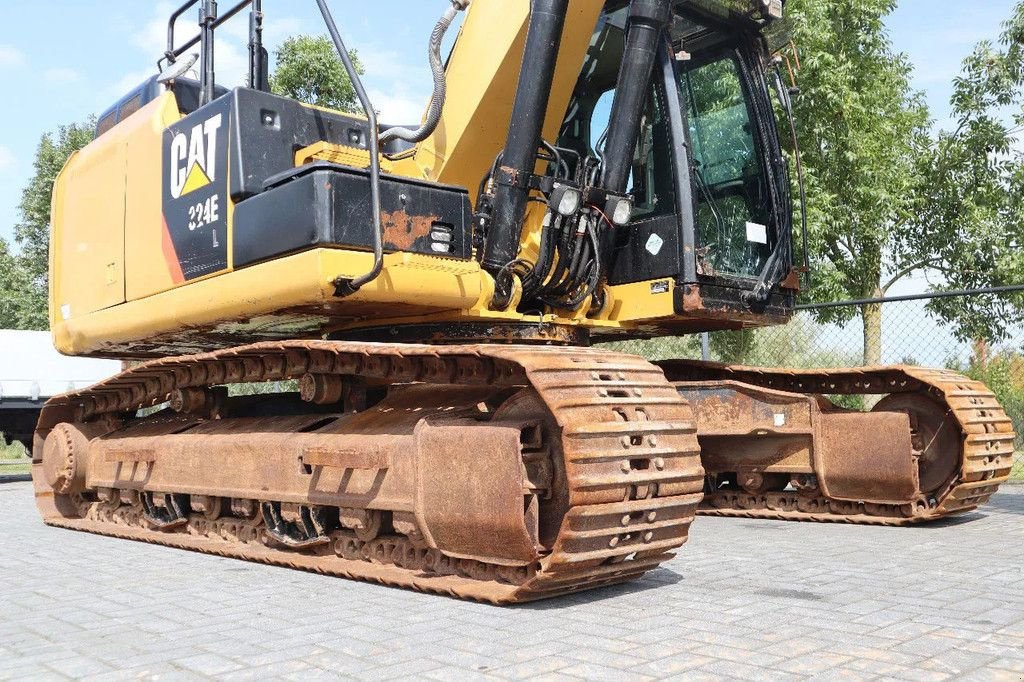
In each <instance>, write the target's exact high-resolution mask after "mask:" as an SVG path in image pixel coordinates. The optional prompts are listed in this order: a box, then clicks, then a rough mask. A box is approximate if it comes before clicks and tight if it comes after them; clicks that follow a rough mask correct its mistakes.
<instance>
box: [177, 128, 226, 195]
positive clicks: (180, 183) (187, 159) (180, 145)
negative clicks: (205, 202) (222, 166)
mask: <svg viewBox="0 0 1024 682" xmlns="http://www.w3.org/2000/svg"><path fill="white" fill-rule="evenodd" d="M222 120H223V118H222V114H217V115H215V116H211V117H210V118H208V119H207V120H206V121H205V122H204V123H201V124H199V125H197V126H195V127H194V128H192V131H191V132H190V133H189V134H188V135H186V134H185V133H178V134H177V135H175V136H174V139H172V140H171V153H170V162H171V168H170V171H171V174H170V176H169V177H170V178H171V196H172V197H173V198H175V199H179V198H181V197H183V196H185V195H186V194H189V193H191V192H194V191H196V190H197V189H202V188H203V187H206V186H207V185H209V184H210V183H211V182H213V181H214V180H216V179H217V131H219V130H220V126H221V121H222Z"/></svg>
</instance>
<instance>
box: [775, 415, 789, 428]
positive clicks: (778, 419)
mask: <svg viewBox="0 0 1024 682" xmlns="http://www.w3.org/2000/svg"><path fill="white" fill-rule="evenodd" d="M785 425H786V415H784V414H776V415H775V426H777V427H779V426H785Z"/></svg>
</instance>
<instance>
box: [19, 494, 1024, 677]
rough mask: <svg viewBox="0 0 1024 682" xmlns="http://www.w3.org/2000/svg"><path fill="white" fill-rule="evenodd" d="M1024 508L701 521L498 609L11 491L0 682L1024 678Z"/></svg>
mask: <svg viewBox="0 0 1024 682" xmlns="http://www.w3.org/2000/svg"><path fill="white" fill-rule="evenodd" d="M1022 517H1024V487H1020V486H1018V487H1008V488H1007V489H1006V490H1005V491H1004V492H1001V493H1000V494H999V495H998V496H997V497H996V498H995V500H994V501H993V504H992V505H990V506H989V507H988V508H987V509H986V510H985V512H984V513H979V514H972V515H970V516H969V517H965V520H964V521H962V522H958V523H956V524H950V525H945V526H939V527H928V526H925V527H920V528H906V529H891V528H876V527H855V526H831V525H825V524H821V525H817V524H796V523H779V522H767V523H762V522H758V521H754V520H743V519H714V518H700V519H698V520H697V521H696V523H695V524H694V526H693V532H692V536H691V541H690V543H689V544H688V545H687V546H686V547H684V548H683V549H682V550H681V551H680V552H679V554H678V556H677V557H676V558H675V559H674V560H672V561H671V562H669V563H667V564H666V565H665V566H664V567H662V568H661V569H659V570H657V571H655V572H653V573H652V574H650V575H648V576H646V577H645V578H644V579H642V580H641V581H639V582H637V583H636V584H635V585H627V586H620V587H616V588H611V589H607V590H603V591H598V592H594V593H582V594H576V595H572V596H570V597H566V598H563V599H560V600H557V601H554V602H542V603H539V604H532V605H526V606H521V607H514V608H498V607H493V606H489V605H484V604H477V603H472V602H462V601H457V600H453V599H448V598H444V597H436V596H431V595H424V594H419V593H415V592H409V591H402V590H395V589H390V588H386V587H381V586H378V585H372V584H366V583H356V582H350V581H344V580H340V579H336V578H331V577H325V576H319V575H315V574H311V573H304V572H299V571H290V570H287V569H283V568H277V567H272V566H263V565H259V564H247V563H243V562H239V561H233V560H229V559H224V558H221V557H212V556H207V555H202V554H196V553H191V552H183V551H178V550H173V549H168V548H162V547H156V546H152V545H144V544H139V543H132V542H126V541H119V540H113V539H110V538H103V537H99V536H95V535H88V534H82V533H74V532H69V531H64V530H60V529H54V528H49V527H46V526H44V525H43V524H42V523H41V522H39V520H38V517H37V516H36V512H35V509H34V504H33V502H32V497H31V486H30V485H28V484H10V485H3V486H0V519H2V521H0V523H2V527H0V575H4V576H5V580H4V583H3V586H2V587H0V680H9V679H10V680H15V679H17V680H21V679H60V680H63V679H70V678H75V679H88V680H97V681H100V680H104V681H106V680H109V681H114V680H130V679H150V678H153V677H157V678H159V679H161V680H168V679H169V680H175V679H181V680H193V679H204V678H216V679H225V680H267V679H296V680H314V679H358V680H366V679H399V678H400V679H427V680H445V681H447V680H456V679H457V680H468V681H474V680H482V681H484V680H486V681H491V680H500V679H531V680H533V679H540V680H545V679H550V680H554V681H558V680H580V679H591V680H600V679H614V680H619V679H626V680H629V679H637V680H643V679H647V678H655V679H673V678H675V679H682V680H687V681H688V682H694V681H699V680H704V679H707V680H732V679H742V680H760V679H770V680H772V681H773V682H774V681H775V680H782V681H785V680H791V679H792V680H813V681H815V682H816V681H818V680H822V681H830V680H836V681H842V680H848V679H850V680H871V679H876V678H877V679H884V680H927V681H928V682H931V681H932V680H953V679H956V680H961V679H963V680H996V681H1001V680H1014V681H1016V682H1020V680H1022V679H1024V523H1021V521H1022ZM169 575H173V579H171V580H169V579H168V576H169Z"/></svg>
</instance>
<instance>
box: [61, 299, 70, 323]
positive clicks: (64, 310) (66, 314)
mask: <svg viewBox="0 0 1024 682" xmlns="http://www.w3.org/2000/svg"><path fill="white" fill-rule="evenodd" d="M60 316H61V318H62V319H64V320H69V319H71V306H70V305H68V304H67V303H65V304H64V305H62V306H61V307H60Z"/></svg>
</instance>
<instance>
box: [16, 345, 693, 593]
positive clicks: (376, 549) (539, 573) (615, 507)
mask: <svg viewBox="0 0 1024 682" xmlns="http://www.w3.org/2000/svg"><path fill="white" fill-rule="evenodd" d="M311 372H312V373H316V374H317V375H321V376H324V375H338V376H349V377H351V376H356V377H361V378H362V379H364V380H366V381H371V382H377V383H379V384H404V383H427V384H438V385H446V386H447V385H470V386H509V387H531V388H532V389H533V390H535V391H536V393H537V395H539V397H540V399H541V400H542V401H543V404H544V405H545V406H546V408H547V409H548V410H549V411H550V414H551V416H552V417H553V420H554V422H555V423H556V424H557V427H558V433H559V435H560V437H561V448H560V450H561V452H563V453H564V467H565V473H566V478H567V483H568V490H569V506H568V510H567V512H566V513H565V516H564V518H563V521H562V523H561V527H560V530H559V531H558V534H557V538H556V540H555V542H554V543H553V545H552V546H551V547H548V548H546V550H545V551H544V552H543V553H542V554H541V556H540V558H539V559H538V560H537V561H535V562H534V563H533V564H532V565H530V566H526V567H507V566H498V565H494V564H488V563H484V562H481V561H477V560H473V559H464V558H453V557H449V556H446V555H444V554H442V553H441V552H440V551H438V550H436V549H425V548H423V547H422V545H421V544H417V543H415V542H412V541H410V540H409V539H408V538H407V537H405V536H403V535H399V534H397V533H396V534H394V535H387V536H380V537H378V538H374V539H371V540H369V541H363V540H360V539H359V537H357V534H354V533H353V532H352V531H349V530H345V529H341V530H334V531H333V532H332V533H331V534H330V539H331V542H330V543H329V544H326V545H321V546H318V547H316V548H312V549H309V550H308V551H294V550H288V549H280V548H278V547H277V546H275V545H273V543H268V542H266V532H265V529H263V528H261V524H260V520H259V517H258V516H257V517H256V519H255V520H251V521H250V520H246V519H245V518H238V517H235V516H231V517H227V518H218V519H214V520H209V519H208V518H207V517H204V515H203V514H196V513H193V514H191V515H189V516H188V518H187V521H183V525H180V526H178V527H176V528H174V529H173V530H165V531H160V530H155V529H153V528H152V527H150V525H149V524H147V523H146V522H145V521H144V520H143V514H142V507H141V506H140V504H139V503H138V500H137V499H136V500H135V503H134V504H123V503H120V502H117V501H112V500H109V499H108V500H107V501H101V500H100V499H99V498H98V497H97V496H96V494H95V492H96V491H91V492H90V491H87V492H86V493H84V494H82V495H61V494H59V492H58V493H55V492H54V488H52V487H51V486H50V485H48V484H47V473H46V472H44V470H43V469H44V467H43V463H42V450H43V447H42V444H43V443H44V441H45V439H46V437H47V436H48V435H49V433H50V432H51V430H53V428H54V427H55V426H57V425H58V424H61V423H74V424H86V425H90V427H91V428H94V429H99V430H100V432H103V431H104V429H106V430H109V428H111V427H110V426H105V425H106V424H108V423H109V424H116V423H119V421H120V420H122V419H126V418H127V419H129V420H130V419H133V417H128V416H127V415H130V414H133V413H134V411H135V410H137V409H139V408H143V407H147V406H152V405H157V404H160V403H163V402H165V401H167V400H168V397H169V396H170V395H171V394H172V392H174V391H177V390H180V389H185V388H202V387H208V386H214V385H221V384H230V383H241V382H262V381H276V380H284V379H294V378H300V377H303V376H305V375H306V374H307V373H311ZM610 472H611V473H610ZM453 473H457V472H453ZM33 477H34V480H35V490H36V496H37V504H38V506H39V508H40V510H41V512H42V513H43V516H44V520H45V522H46V523H48V524H50V525H54V526H61V527H65V528H71V529H75V530H83V531H89V532H94V533H101V534H104V535H110V536H115V537H121V538H127V539H133V540H143V541H148V542H155V543H160V544H164V545H169V546H172V547H178V548H182V549H189V550H197V551H203V552H208V553H213V554H219V555H222V556H229V557H236V558H241V559H249V560H254V561H260V562H264V563H269V564H275V565H281V566H288V567H293V568H300V569H306V570H310V571H316V572H319V573H325V574H330V575H337V576H341V577H346V578H354V579H361V580H370V581H375V582H379V583H383V584H388V585H395V586H401V587H407V588H412V589H417V590H423V591H429V592H436V593H441V594H447V595H452V596H456V597H463V598H470V599H477V600H481V601H489V602H493V603H512V602H521V601H530V600H536V599H542V598H546V597H552V596H557V595H560V594H566V593H570V592H574V591H578V590H582V589H589V588H593V587H598V586H601V585H608V584H614V583H619V582H623V581H626V580H630V579H632V578H635V577H638V576H640V575H642V574H643V573H645V572H646V571H649V570H651V569H652V568H654V567H656V566H657V565H658V564H660V563H661V562H663V561H665V560H667V559H669V558H671V557H672V556H673V553H672V550H674V549H676V548H678V547H679V546H681V545H682V544H683V543H684V542H685V541H686V539H687V534H688V530H689V525H690V522H691V521H692V519H693V515H694V513H695V511H696V508H697V506H698V504H699V502H700V499H701V489H702V485H703V470H702V469H701V467H700V462H699V448H698V444H697V440H696V430H695V428H694V426H693V422H692V413H691V411H690V408H689V406H688V404H687V403H686V401H685V400H683V399H682V398H681V397H680V396H679V394H678V392H677V391H676V390H675V388H674V387H673V386H672V385H671V384H670V383H668V382H667V381H666V380H665V378H664V376H663V374H662V371H661V370H660V369H658V368H657V367H655V366H654V365H651V364H649V363H647V362H646V361H644V360H642V359H640V358H637V357H634V356H629V355H622V354H615V353H608V352H602V351H592V350H587V349H565V348H558V349H545V348H536V347H528V348H527V347H514V346H493V347H490V346H482V345H473V346H451V347H436V346H413V345H405V344H402V345H397V344H396V345H389V344H371V343H348V342H329V341H295V342H281V343H273V342H271V343H260V344H254V345H251V346H245V347H240V348H235V349H231V350H225V351H219V352H214V353H208V354H201V355H195V356H188V357H182V358H166V359H161V360H155V361H152V362H149V363H146V364H143V365H140V366H138V367H136V368H134V369H131V370H129V371H126V372H124V373H122V374H120V375H118V376H117V377H114V378H112V379H109V380H107V381H105V382H103V383H101V384H98V385H96V386H94V387H92V388H91V389H88V390H85V391H80V392H77V393H72V394H67V395H64V396H60V397H58V398H55V399H53V400H52V401H50V402H49V403H48V404H47V406H46V408H45V409H44V411H43V414H42V417H41V419H40V422H39V427H38V431H37V434H36V448H35V465H34V466H33ZM51 479H52V473H51ZM58 487H59V486H58ZM160 492H162V493H168V492H174V491H160ZM267 500H268V501H273V494H272V493H268V497H267Z"/></svg>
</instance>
